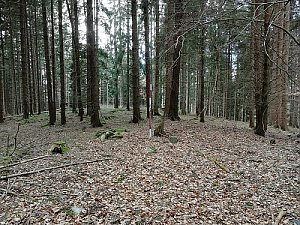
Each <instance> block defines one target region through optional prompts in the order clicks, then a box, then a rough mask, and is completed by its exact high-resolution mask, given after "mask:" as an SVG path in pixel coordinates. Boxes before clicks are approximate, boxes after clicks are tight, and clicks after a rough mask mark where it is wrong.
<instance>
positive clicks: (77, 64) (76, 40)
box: [74, 0, 84, 121]
mask: <svg viewBox="0 0 300 225" xmlns="http://www.w3.org/2000/svg"><path fill="white" fill-rule="evenodd" d="M78 26H79V22H78V6H77V0H74V44H75V45H74V54H75V61H74V63H75V73H76V91H77V103H78V104H77V105H78V110H79V112H78V115H79V118H80V121H82V120H83V114H84V110H83V104H82V94H81V69H80V60H79V48H80V46H79V32H78Z"/></svg>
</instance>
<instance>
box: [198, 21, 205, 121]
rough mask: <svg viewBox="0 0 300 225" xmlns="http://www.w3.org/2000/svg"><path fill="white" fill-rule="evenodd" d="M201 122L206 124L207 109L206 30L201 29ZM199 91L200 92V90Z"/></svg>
mask: <svg viewBox="0 0 300 225" xmlns="http://www.w3.org/2000/svg"><path fill="white" fill-rule="evenodd" d="M200 35H201V36H200V71H199V72H200V99H199V100H200V108H199V115H200V122H202V123H204V116H205V107H204V76H205V68H204V54H205V52H204V51H205V28H204V27H202V28H201V34H200ZM198 91H199V90H198Z"/></svg>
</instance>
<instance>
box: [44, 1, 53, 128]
mask: <svg viewBox="0 0 300 225" xmlns="http://www.w3.org/2000/svg"><path fill="white" fill-rule="evenodd" d="M45 2H46V0H42V14H43V34H44V51H45V62H46V78H47V96H48V110H49V117H50V120H49V124H50V125H54V124H55V120H56V116H55V114H56V112H55V111H56V110H55V105H54V102H53V93H52V90H53V89H52V77H51V69H50V54H49V41H48V39H49V37H48V27H47V11H46V5H45Z"/></svg>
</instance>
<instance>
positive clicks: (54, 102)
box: [51, 0, 56, 120]
mask: <svg viewBox="0 0 300 225" xmlns="http://www.w3.org/2000/svg"><path fill="white" fill-rule="evenodd" d="M55 57H56V56H55V36H54V9H53V0H51V60H52V64H51V65H52V88H53V104H54V108H55V109H56V60H55ZM53 116H54V117H55V120H56V114H54V115H53Z"/></svg>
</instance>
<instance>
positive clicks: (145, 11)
mask: <svg viewBox="0 0 300 225" xmlns="http://www.w3.org/2000/svg"><path fill="white" fill-rule="evenodd" d="M142 4H143V16H144V29H145V30H144V31H145V62H146V92H147V94H146V96H147V99H146V105H147V118H149V117H150V115H151V112H150V110H152V109H151V108H150V104H151V103H150V101H149V100H150V97H151V96H150V88H151V87H150V84H151V74H150V73H151V71H150V69H151V68H150V43H149V2H148V0H143V3H142Z"/></svg>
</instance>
